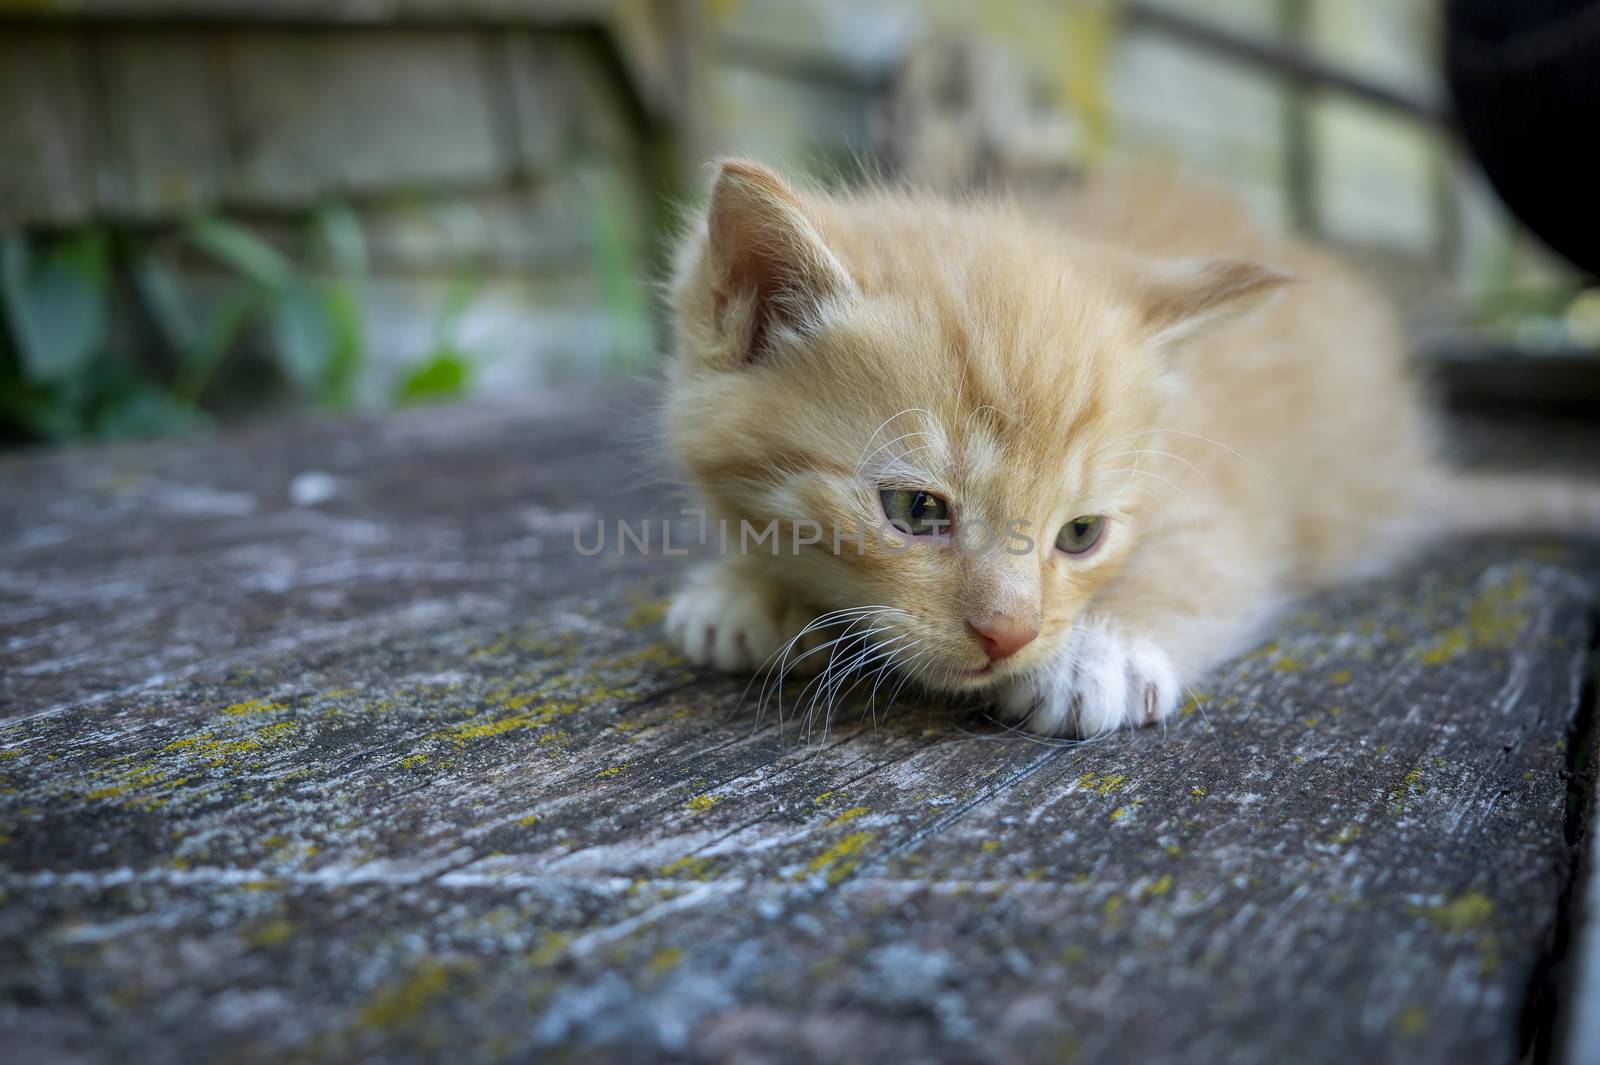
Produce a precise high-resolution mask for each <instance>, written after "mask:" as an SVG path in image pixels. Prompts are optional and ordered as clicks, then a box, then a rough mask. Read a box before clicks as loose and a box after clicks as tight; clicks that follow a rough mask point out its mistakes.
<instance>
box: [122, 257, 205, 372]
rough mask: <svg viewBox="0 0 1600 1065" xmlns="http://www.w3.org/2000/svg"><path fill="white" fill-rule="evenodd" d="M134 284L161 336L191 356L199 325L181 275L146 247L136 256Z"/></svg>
mask: <svg viewBox="0 0 1600 1065" xmlns="http://www.w3.org/2000/svg"><path fill="white" fill-rule="evenodd" d="M133 283H134V287H135V288H137V289H138V290H139V298H140V299H141V300H142V301H143V303H144V306H145V309H146V310H147V311H149V312H150V317H151V318H152V319H153V320H154V321H155V324H156V328H157V329H158V330H159V331H160V332H161V339H162V340H164V341H165V342H166V344H167V346H168V347H169V348H171V349H172V350H173V351H176V352H177V353H178V354H179V355H180V356H181V357H183V358H184V359H187V358H188V356H189V353H190V352H191V351H192V350H193V348H194V345H195V328H194V322H193V320H192V319H191V318H190V315H189V310H188V308H187V307H186V306H185V305H184V300H183V285H182V283H181V282H180V281H179V280H178V276H177V275H176V274H175V273H173V272H172V271H171V270H170V269H168V267H167V264H166V263H164V262H162V261H161V259H160V258H159V257H158V256H157V255H156V254H155V252H153V251H151V250H150V249H148V248H145V249H143V250H142V251H140V252H139V253H138V254H136V255H135V256H134V259H133Z"/></svg>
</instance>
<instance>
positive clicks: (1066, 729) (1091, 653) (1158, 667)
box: [997, 620, 1179, 736]
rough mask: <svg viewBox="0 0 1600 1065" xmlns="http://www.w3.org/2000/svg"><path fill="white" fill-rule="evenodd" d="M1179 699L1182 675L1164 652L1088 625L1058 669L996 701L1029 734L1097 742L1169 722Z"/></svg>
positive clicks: (1024, 681) (1076, 633) (1078, 629)
mask: <svg viewBox="0 0 1600 1065" xmlns="http://www.w3.org/2000/svg"><path fill="white" fill-rule="evenodd" d="M1178 692H1179V685H1178V671H1177V669H1176V668H1175V667H1174V666H1173V664H1172V660H1171V659H1170V658H1169V657H1167V653H1166V652H1165V651H1163V650H1162V649H1161V648H1160V647H1157V646H1156V645H1155V644H1154V643H1152V642H1151V641H1149V640H1147V639H1144V638H1142V637H1138V636H1132V635H1130V634H1127V633H1124V632H1121V631H1119V630H1117V629H1114V628H1112V627H1110V626H1107V625H1105V624H1104V623H1101V622H1095V621H1090V620H1084V621H1080V622H1079V623H1078V624H1077V625H1076V626H1075V627H1074V628H1073V631H1072V635H1071V636H1070V637H1069V639H1068V640H1067V643H1066V645H1065V646H1064V647H1063V648H1062V649H1061V652H1060V654H1058V655H1057V657H1056V658H1055V659H1054V660H1053V661H1052V662H1050V663H1049V664H1048V665H1046V666H1045V667H1043V668H1042V669H1040V670H1039V671H1038V672H1036V673H1034V674H1031V675H1029V676H1026V677H1023V678H1020V679H1019V680H1016V681H1013V682H1012V683H1011V684H1010V685H1008V686H1007V687H1005V688H1004V689H1002V690H1001V693H1000V697H999V699H998V700H997V701H998V704H999V708H1000V712H1001V716H1002V717H1004V718H1005V719H1006V720H1010V721H1020V722H1021V723H1022V725H1023V727H1024V728H1026V729H1028V730H1029V731H1030V732H1038V733H1042V734H1044V735H1046V736H1097V735H1100V734H1101V733H1105V732H1111V731H1112V730H1114V729H1117V728H1120V727H1122V726H1124V725H1127V726H1129V727H1135V728H1136V727H1138V726H1141V725H1150V724H1154V723H1155V722H1157V721H1161V720H1163V719H1165V718H1166V717H1168V716H1169V715H1171V713H1172V711H1173V710H1174V709H1176V708H1177V705H1178Z"/></svg>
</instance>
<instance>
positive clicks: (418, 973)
mask: <svg viewBox="0 0 1600 1065" xmlns="http://www.w3.org/2000/svg"><path fill="white" fill-rule="evenodd" d="M459 968H460V966H458V965H453V964H447V963H445V962H442V961H439V960H438V959H435V958H423V959H422V960H421V961H420V962H418V963H417V964H416V966H415V967H413V968H412V970H411V972H410V973H408V974H407V975H406V976H405V977H404V978H403V979H401V980H400V981H399V982H398V983H395V984H391V985H390V986H388V987H384V988H380V989H379V990H378V991H377V992H376V993H375V994H373V996H372V997H371V998H369V999H368V1000H367V1002H366V1004H365V1005H363V1006H362V1007H361V1009H360V1010H359V1011H357V1013H356V1023H357V1024H359V1025H361V1026H362V1027H365V1028H379V1029H382V1028H394V1027H398V1026H400V1025H403V1024H406V1023H408V1022H411V1021H415V1020H416V1019H417V1018H419V1017H420V1016H422V1014H423V1013H424V1012H425V1011H426V1010H427V1009H428V1007H429V1006H430V1005H431V1004H432V1003H433V1002H434V1001H435V1000H436V999H439V998H441V997H442V996H444V994H445V993H446V992H448V991H449V990H450V984H451V983H452V982H453V980H454V978H455V975H456V972H457V970H458V969H459Z"/></svg>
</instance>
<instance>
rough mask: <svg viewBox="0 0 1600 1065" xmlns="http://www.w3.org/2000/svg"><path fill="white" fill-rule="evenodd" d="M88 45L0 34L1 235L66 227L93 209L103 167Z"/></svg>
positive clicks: (53, 36) (58, 37)
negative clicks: (32, 227) (37, 226)
mask: <svg viewBox="0 0 1600 1065" xmlns="http://www.w3.org/2000/svg"><path fill="white" fill-rule="evenodd" d="M88 71H89V67H88V61H87V58H86V56H85V54H84V48H83V43H82V41H80V40H77V39H76V38H74V37H70V36H67V35H64V34H58V33H43V32H34V31H23V30H7V31H5V32H4V33H0V115H4V116H5V121H4V122H0V159H3V160H4V161H5V164H4V165H3V166H0V230H5V229H8V228H10V227H12V226H17V225H21V224H22V223H23V222H42V223H49V224H56V225H61V224H67V223H72V222H79V221H82V220H83V219H84V218H86V217H88V216H89V214H90V213H91V212H92V211H93V210H94V196H95V190H94V186H93V181H92V176H93V174H94V173H95V171H96V165H97V164H98V163H99V162H100V158H99V156H98V155H97V146H96V143H95V115H94V101H93V98H92V95H91V92H90V81H89V77H88Z"/></svg>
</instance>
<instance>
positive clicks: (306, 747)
mask: <svg viewBox="0 0 1600 1065" xmlns="http://www.w3.org/2000/svg"><path fill="white" fill-rule="evenodd" d="M647 425H648V415H647V414H646V413H645V412H644V411H643V409H642V404H641V403H640V402H639V401H638V400H637V399H636V398H623V399H621V400H617V399H601V398H598V397H592V396H584V395H576V394H572V395H562V396H557V397H553V398H551V399H550V400H548V401H546V403H545V405H544V406H542V407H525V408H483V407H458V408H450V409H442V410H427V411H418V412H413V413H409V414H405V415H401V416H396V417H393V418H390V419H386V420H381V421H375V422H369V423H364V424H355V425H350V424H346V425H338V426H335V425H327V424H320V423H292V424H274V425H263V426H259V427H256V428H252V429H248V430H246V431H244V432H241V433H237V434H233V435H229V436H225V437H220V438H216V439H211V440H205V441H199V442H177V443H163V444H156V445H149V446H143V447H138V448H120V449H116V450H80V451H70V452H65V453H52V454H38V455H24V456H20V457H18V456H12V457H7V458H4V459H0V495H3V497H4V498H5V499H6V500H7V505H6V507H5V508H4V509H3V510H0V708H3V710H4V716H5V717H6V718H7V719H8V720H9V724H6V725H4V726H3V728H0V839H3V843H0V862H3V871H0V891H3V896H0V897H3V906H0V974H3V975H0V981H3V985H4V992H5V993H4V994H3V995H0V1057H3V1058H5V1059H6V1060H23V1058H22V1056H21V1055H22V1053H23V1051H24V1049H26V1052H27V1060H31V1061H69V1060H71V1061H110V1060H117V1061H119V1062H127V1061H171V1060H197V1061H205V1060H228V1061H266V1060H282V1059H284V1058H292V1059H295V1060H311V1061H321V1060H330V1061H333V1060H339V1061H344V1060H353V1059H361V1060H385V1061H411V1060H437V1059H441V1058H444V1059H448V1060H451V1061H502V1060H509V1061H541V1062H542V1061H562V1060H575V1061H594V1060H604V1059H616V1060H620V1059H633V1060H644V1059H649V1058H663V1057H665V1058H672V1059H680V1060H693V1061H712V1060H717V1061H722V1060H726V1061H807V1060H814V1061H866V1060H873V1059H878V1060H929V1061H1029V1060H1041V1061H1042V1060H1052V1061H1054V1060H1078V1061H1085V1062H1087V1061H1098V1060H1115V1061H1122V1060H1142V1061H1157V1062H1166V1061H1170V1062H1183V1061H1240V1062H1254V1061H1284V1060H1296V1061H1301V1060H1304V1061H1330V1062H1332V1061H1338V1062H1345V1061H1350V1060H1363V1061H1366V1060H1374V1061H1388V1060H1393V1061H1399V1060H1405V1061H1424V1062H1452V1063H1454V1062H1479V1061H1484V1062H1487V1061H1505V1060H1510V1059H1513V1058H1515V1057H1517V1056H1518V1054H1519V1053H1520V1051H1521V1050H1522V1048H1523V1046H1524V1044H1525V1043H1526V1041H1527V1040H1528V1039H1529V1038H1530V1037H1531V1035H1532V1034H1533V1032H1532V1030H1531V1029H1532V1028H1533V1027H1537V1024H1538V1020H1537V1018H1534V1019H1532V1020H1526V1019H1525V1018H1524V1016H1523V1014H1524V1009H1525V1006H1526V1005H1527V1003H1528V1001H1529V990H1530V987H1531V986H1532V985H1533V983H1534V982H1535V980H1536V979H1537V978H1539V977H1540V975H1541V973H1542V972H1543V967H1544V966H1545V965H1546V963H1547V941H1548V940H1549V938H1550V937H1551V936H1552V934H1553V933H1554V932H1555V931H1556V930H1557V928H1558V925H1559V924H1560V922H1561V920H1562V914H1561V911H1560V900H1561V897H1562V894H1563V892H1564V891H1565V889H1566V887H1567V885H1568V881H1569V878H1570V876H1571V857H1570V849H1571V848H1570V841H1569V839H1568V830H1567V824H1566V821H1567V814H1568V807H1567V801H1568V786H1567V779H1566V774H1567V772H1568V769H1569V755H1570V753H1571V752H1569V750H1568V749H1567V748H1568V746H1569V742H1570V741H1569V732H1570V731H1571V730H1572V729H1574V727H1575V725H1576V724H1577V723H1578V722H1579V719H1580V709H1581V702H1582V698H1583V692H1582V688H1581V683H1582V676H1583V672H1584V669H1585V668H1586V666H1587V662H1588V660H1589V656H1590V655H1591V653H1592V652H1591V648H1592V642H1593V640H1594V634H1595V610H1594V603H1595V598H1594V591H1593V577H1594V575H1595V574H1596V573H1597V572H1600V551H1597V550H1596V549H1595V548H1594V547H1593V546H1592V545H1591V546H1588V547H1585V546H1583V545H1579V544H1559V543H1546V542H1509V541H1502V542H1487V541H1478V542H1471V543H1465V542H1463V543H1457V544H1452V545H1448V546H1446V547H1443V548H1441V549H1439V550H1437V551H1436V552H1433V553H1432V554H1431V556H1430V557H1429V558H1427V559H1426V560H1423V561H1421V562H1419V563H1418V564H1416V565H1414V566H1412V567H1410V568H1408V569H1407V570H1406V571H1405V572H1403V573H1402V574H1400V575H1398V576H1396V577H1394V578H1393V579H1390V580H1386V581H1382V582H1375V583H1370V584H1365V585H1361V586H1357V587H1353V588H1349V589H1346V590H1343V591H1340V592H1337V593H1334V594H1330V595H1328V596H1325V597H1323V598H1320V599H1318V600H1317V601H1315V602H1311V603H1307V604H1303V605H1302V606H1300V607H1298V608H1295V609H1292V610H1291V611H1289V612H1288V613H1287V614H1286V615H1285V616H1284V618H1283V619H1282V622H1281V624H1280V626H1279V630H1278V632H1277V633H1276V634H1275V636H1274V638H1273V639H1272V640H1271V641H1270V642H1268V643H1267V644H1265V645H1263V646H1262V647H1260V648H1257V649H1256V650H1255V651H1254V652H1253V653H1251V654H1249V655H1247V656H1245V657H1243V658H1241V659H1240V660H1239V661H1237V662H1234V663H1231V664H1229V665H1228V666H1227V667H1225V668H1224V669H1222V670H1220V671H1219V672H1218V673H1217V675H1216V676H1214V677H1211V678H1208V679H1207V680H1206V681H1205V682H1204V683H1203V684H1202V685H1200V688H1201V693H1200V694H1201V698H1200V699H1199V700H1198V701H1197V702H1196V703H1194V704H1192V705H1191V706H1190V707H1187V708H1186V709H1185V711H1184V712H1183V713H1182V715H1181V716H1180V717H1179V718H1178V719H1177V720H1176V721H1175V722H1174V723H1173V724H1172V726H1171V727H1170V728H1167V729H1165V730H1159V729H1158V730H1147V731H1144V732H1140V733H1138V734H1134V735H1126V734H1125V735H1121V736H1117V737H1115V738H1112V739H1110V740H1107V741H1104V742H1098V743H1091V744H1062V743H1044V742H1038V741H1033V740H1029V739H1026V738H1019V737H1016V736H1014V735H1009V734H1006V733H1004V732H1002V731H1001V730H999V729H998V728H996V727H995V726H993V725H992V724H990V723H989V722H987V721H986V720H985V719H984V717H983V716H982V715H981V714H976V713H972V712H970V711H965V710H963V709H962V708H959V707H939V706H934V705H930V704H927V703H926V702H924V701H921V700H919V699H916V698H907V697H902V698H901V699H900V700H899V702H898V703H897V704H896V705H894V706H893V707H883V706H879V707H878V708H877V713H876V714H873V713H871V712H870V708H868V707H865V706H863V705H860V704H849V705H846V706H843V707H841V708H840V709H839V711H838V712H837V713H836V714H835V719H834V721H833V723H832V727H831V729H830V730H829V731H828V732H827V733H826V734H823V733H821V732H817V733H814V734H813V735H812V736H811V737H810V738H809V740H808V739H807V738H806V737H805V736H804V735H803V734H801V733H800V732H799V731H798V730H797V729H796V728H795V727H794V726H795V722H794V720H793V718H792V717H791V718H790V719H789V720H788V721H787V722H786V723H780V721H779V719H778V716H777V715H776V714H775V713H773V712H770V711H769V712H768V713H767V714H766V715H765V716H764V717H762V718H761V719H759V720H758V719H757V717H756V714H755V711H754V699H753V698H745V699H743V700H741V696H743V695H744V693H745V685H744V682H743V681H741V680H737V679H733V678H715V677H706V676H702V675H700V674H698V673H696V672H695V671H694V670H692V669H690V668H689V667H687V666H686V665H685V664H684V663H683V662H682V661H681V660H680V659H679V658H678V657H677V656H676V655H675V654H674V653H673V652H672V651H670V650H669V649H667V648H666V647H665V646H664V645H662V644H661V643H660V641H659V631H658V627H659V619H660V616H661V613H662V610H663V606H664V602H665V598H666V596H667V595H668V594H669V591H670V589H671V587H672V586H673V584H674V582H675V581H676V579H677V578H678V576H679V574H680V572H681V568H682V566H683V565H684V564H685V562H686V559H684V558H680V557H665V556H662V555H660V554H659V553H657V554H655V555H653V556H649V557H643V556H639V555H636V554H630V555H626V556H619V555H617V554H615V553H611V552H608V553H606V554H604V555H602V556H599V557H596V558H584V557H581V556H579V555H578V554H577V553H576V552H575V551H574V549H573V546H572V528H573V525H574V524H575V523H577V522H593V521H594V520H597V519H602V518H604V519H614V518H617V517H627V518H629V519H632V520H634V521H635V522H637V520H638V519H640V518H643V517H646V516H651V517H654V518H658V519H660V518H672V517H673V516H674V515H675V514H676V512H677V504H676V503H675V502H674V501H673V500H672V496H671V494H670V492H669V491H668V490H667V489H665V488H663V487H659V486H657V485H655V484H654V483H653V481H652V478H653V477H654V476H655V471H653V468H652V467H651V466H650V464H649V463H648V461H647V460H646V459H643V458H641V457H640V456H641V454H643V452H642V451H641V450H640V449H639V448H637V447H635V446H632V445H630V444H628V443H627V442H626V439H628V438H629V434H630V432H631V428H632V427H634V426H640V427H645V426H647ZM645 431H646V430H645V429H643V428H641V429H640V432H639V433H637V434H633V435H642V434H643V433H644V432H645ZM687 528H688V525H687V523H683V524H681V525H680V532H682V531H686V530H687ZM658 543H659V540H658ZM789 709H790V710H791V711H792V710H793V704H792V700H791V703H790V707H789Z"/></svg>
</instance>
